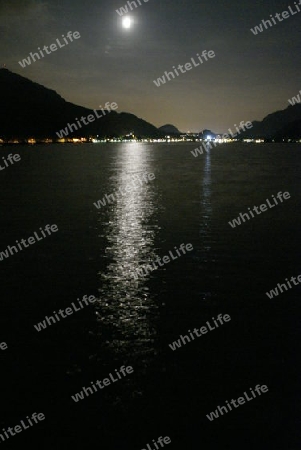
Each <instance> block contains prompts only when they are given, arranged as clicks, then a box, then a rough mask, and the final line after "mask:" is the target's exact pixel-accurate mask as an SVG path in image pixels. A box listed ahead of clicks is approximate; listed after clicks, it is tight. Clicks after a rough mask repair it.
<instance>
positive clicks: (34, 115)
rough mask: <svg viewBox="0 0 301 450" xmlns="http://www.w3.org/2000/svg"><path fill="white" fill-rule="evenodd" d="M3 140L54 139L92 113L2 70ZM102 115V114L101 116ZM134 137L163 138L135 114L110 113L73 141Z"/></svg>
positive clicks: (0, 135) (0, 117)
mask: <svg viewBox="0 0 301 450" xmlns="http://www.w3.org/2000/svg"><path fill="white" fill-rule="evenodd" d="M0 98H1V107H0V138H4V139H13V138H16V139H28V138H31V137H35V138H55V139H58V136H57V135H56V132H59V131H60V130H61V129H64V128H66V126H67V124H68V123H75V118H80V117H82V116H85V117H87V116H88V115H89V114H92V113H93V110H90V109H88V108H84V107H82V106H78V105H74V104H73V103H70V102H67V101H66V100H64V99H63V98H62V97H61V96H60V95H59V94H57V93H56V92H55V91H53V90H51V89H48V88H46V87H44V86H42V85H40V84H38V83H34V82H33V81H30V80H29V79H27V78H24V77H22V76H20V75H18V74H16V73H13V72H11V71H9V70H8V69H4V68H3V69H0ZM100 114H102V113H101V111H99V115H100ZM129 133H134V134H135V136H139V137H160V136H161V135H162V133H161V132H160V131H159V130H158V129H157V128H156V127H155V126H153V125H151V124H150V123H148V122H146V121H144V120H142V119H139V118H138V117H136V116H135V115H133V114H129V113H124V112H121V113H119V112H117V111H111V112H110V113H108V114H106V115H105V116H103V117H101V118H99V119H96V120H95V122H92V123H89V124H88V125H82V128H81V129H79V131H74V132H72V133H71V132H70V137H78V136H81V137H88V136H96V135H99V137H113V136H114V137H119V136H125V135H127V134H129Z"/></svg>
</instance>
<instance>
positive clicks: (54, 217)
mask: <svg viewBox="0 0 301 450" xmlns="http://www.w3.org/2000/svg"><path fill="white" fill-rule="evenodd" d="M195 147H196V145H195V144H185V145H182V144H175V145H165V144H162V145H161V144H160V145H155V144H126V145H125V144H119V145H113V144H112V145H110V144H108V145H80V146H68V145H66V146H64V145H59V146H56V145H53V146H34V147H1V149H0V151H1V156H6V155H8V153H10V152H14V153H15V152H17V153H19V154H20V155H21V158H22V160H21V162H19V163H15V164H14V165H13V166H11V167H8V168H7V169H5V170H3V171H1V172H0V186H1V194H0V195H1V215H0V226H1V235H0V251H3V250H5V249H6V248H7V246H8V245H13V244H14V243H15V241H16V240H17V239H18V240H20V239H22V238H28V237H30V236H32V235H33V233H34V231H39V228H40V227H44V226H45V225H47V224H56V225H57V226H58V228H59V231H58V232H57V233H55V234H53V235H51V236H49V237H48V238H47V239H44V240H42V241H41V242H37V243H36V244H34V245H32V246H30V248H28V249H25V250H22V251H20V252H19V253H18V254H15V255H14V256H10V257H9V258H8V259H5V260H3V261H2V262H0V271H1V280H2V281H1V315H0V317H1V333H0V341H1V342H2V341H5V342H7V345H8V349H7V350H5V351H0V357H1V375H2V381H1V407H2V408H1V409H2V412H3V414H2V417H1V423H0V429H1V428H3V427H4V428H5V429H7V428H8V427H9V426H11V427H14V426H15V425H17V424H19V423H20V420H22V419H25V417H26V416H27V415H31V414H32V413H33V412H42V413H44V414H45V416H46V419H45V421H44V422H41V423H40V424H39V425H36V426H34V427H33V428H31V429H29V430H24V431H23V432H22V433H21V434H20V435H16V436H14V437H11V438H10V439H9V440H7V441H5V442H3V443H2V445H3V446H6V447H7V448H20V447H21V448H23V446H24V447H25V446H26V445H31V446H32V448H34V449H35V448H42V449H66V448H69V447H70V448H89V449H90V448H91V449H94V448H99V449H105V450H117V449H118V450H119V449H124V450H128V449H130V450H136V449H137V450H141V449H145V448H147V447H146V444H147V443H151V442H152V440H153V439H157V438H158V437H159V436H163V437H164V436H169V437H170V438H171V444H169V445H167V446H166V447H168V448H170V449H171V448H177V449H188V450H195V449H201V448H206V449H208V450H213V449H217V448H218V449H232V448H233V449H247V448H248V449H254V450H255V449H256V450H261V449H262V450H263V449H279V450H280V449H281V450H297V449H300V447H301V439H300V390H299V379H300V370H299V369H300V345H299V342H300V337H301V336H300V335H301V333H300V306H299V305H300V301H301V300H300V287H299V286H295V287H293V288H292V289H290V290H289V291H288V292H284V293H283V294H281V295H279V296H278V297H276V298H274V299H269V298H268V297H267V295H266V294H265V293H266V292H267V291H269V290H270V289H272V288H274V287H275V286H276V285H277V283H283V282H285V278H289V279H290V278H291V277H292V276H298V275H300V274H301V263H300V247H301V245H300V219H301V209H300V204H301V192H300V186H301V146H300V145H296V144H294V145H242V144H235V145H232V144H231V145H225V146H220V147H218V148H216V149H214V150H212V151H211V154H205V155H202V156H199V157H198V158H194V157H193V156H192V155H191V153H190V150H192V149H194V148H195ZM144 172H152V173H154V174H155V177H156V178H155V180H153V181H150V182H149V183H148V184H147V185H146V184H143V185H142V186H141V187H138V186H137V187H136V188H135V189H134V190H131V191H130V192H128V194H127V195H125V196H120V198H118V199H117V200H116V201H114V202H111V204H108V205H106V206H104V207H101V209H97V208H96V207H95V206H94V205H93V203H94V202H96V201H97V200H99V199H102V198H103V197H104V196H105V194H110V193H112V192H114V191H115V190H116V189H118V188H122V189H124V188H126V187H127V186H128V185H129V184H130V180H131V179H132V177H133V176H134V175H135V174H136V175H137V174H138V175H139V174H140V175H141V174H143V173H144ZM279 191H282V192H285V191H288V192H289V193H290V195H291V198H290V199H289V200H287V201H285V202H284V203H282V204H280V205H278V206H276V207H274V208H273V209H268V210H267V211H266V212H263V213H262V214H261V215H259V216H256V217H255V218H254V219H251V220H250V221H247V222H246V223H243V224H242V225H240V226H238V227H236V228H235V229H232V228H231V227H230V225H229V224H228V221H230V220H232V219H233V218H235V217H237V216H238V215H239V213H240V212H242V213H243V212H246V211H247V210H248V207H253V206H254V205H258V206H259V205H260V204H262V203H264V202H265V201H266V199H267V198H269V199H271V196H272V195H276V194H277V193H278V192H279ZM182 243H185V244H187V243H191V244H192V245H193V248H194V250H193V251H191V252H189V253H188V254H186V255H184V256H182V257H181V258H178V259H177V260H175V261H172V262H170V263H169V264H167V265H165V266H163V267H160V268H159V269H158V270H156V271H153V272H152V273H150V274H149V275H148V276H147V277H145V278H141V279H139V280H138V281H135V280H134V278H133V274H134V273H135V271H136V269H137V268H139V267H140V266H141V265H143V264H146V263H147V262H152V261H153V260H155V259H156V258H157V257H158V256H160V257H163V256H164V255H168V252H169V251H170V250H172V249H174V247H175V246H177V247H179V246H180V244H182ZM85 294H87V295H95V296H97V298H98V301H97V303H96V304H94V305H90V306H89V307H86V308H85V309H83V310H81V311H79V312H76V313H74V314H73V315H72V316H69V317H67V318H65V319H61V321H60V322H58V323H56V324H53V325H51V326H49V327H48V328H47V329H45V330H43V331H41V332H37V331H36V330H35V328H34V325H35V324H37V322H40V321H42V320H43V319H44V317H45V316H46V315H48V316H49V315H51V314H52V313H53V311H58V310H59V309H61V308H67V307H68V306H70V304H71V303H72V302H76V301H77V300H76V299H77V298H80V299H81V298H82V297H83V296H84V295H85ZM220 313H222V314H229V315H230V316H231V321H230V322H228V323H227V324H225V325H223V326H220V327H219V328H218V329H215V330H213V331H210V332H208V333H207V334H206V335H204V336H202V337H199V338H196V339H195V340H194V341H192V342H190V343H188V344H186V345H184V346H183V347H182V348H180V349H178V350H176V351H172V350H171V349H170V348H169V345H168V344H170V343H172V341H174V340H177V339H179V336H180V335H181V334H183V335H184V334H187V330H188V329H190V330H193V329H194V328H198V329H199V328H200V327H202V326H204V325H205V324H206V321H208V320H211V318H212V317H216V316H217V315H218V314H220ZM211 322H212V320H211ZM122 365H126V366H128V365H131V366H132V367H133V368H134V373H132V374H131V375H128V376H127V377H126V378H124V379H122V380H120V381H118V382H116V383H114V384H112V385H110V386H107V387H106V388H105V389H103V390H101V391H98V392H95V393H94V394H93V395H90V396H89V397H85V399H84V400H81V401H79V402H78V403H75V402H74V401H73V400H72V399H71V395H74V394H75V393H77V392H79V391H80V390H81V389H82V387H83V386H85V387H88V386H89V385H91V381H93V382H95V381H96V380H97V379H99V380H102V379H103V378H106V377H107V376H108V374H109V373H110V372H114V370H115V369H119V368H120V367H121V366H122ZM257 384H260V385H267V386H268V389H269V391H268V392H267V393H265V394H262V395H261V396H260V397H256V399H254V400H253V401H252V402H251V401H250V402H247V403H246V404H245V405H241V406H240V407H239V408H237V409H234V410H233V411H231V412H229V413H228V414H225V415H224V416H222V417H220V418H218V419H216V420H214V421H213V422H210V421H209V420H208V419H207V417H206V414H209V413H210V412H211V411H214V410H215V409H216V407H217V405H225V402H226V401H227V400H228V401H230V400H231V399H237V398H238V397H240V396H242V395H243V392H244V391H248V392H250V388H253V389H254V387H255V386H256V385H257ZM152 448H153V449H155V447H152ZM160 448H161V447H160ZM148 450H149V449H148Z"/></svg>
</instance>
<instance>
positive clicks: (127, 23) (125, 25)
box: [122, 17, 132, 28]
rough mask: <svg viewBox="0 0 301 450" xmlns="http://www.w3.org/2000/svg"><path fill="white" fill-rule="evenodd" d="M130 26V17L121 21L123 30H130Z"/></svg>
mask: <svg viewBox="0 0 301 450" xmlns="http://www.w3.org/2000/svg"><path fill="white" fill-rule="evenodd" d="M131 26H132V20H131V18H130V17H124V18H123V19H122V27H123V28H131Z"/></svg>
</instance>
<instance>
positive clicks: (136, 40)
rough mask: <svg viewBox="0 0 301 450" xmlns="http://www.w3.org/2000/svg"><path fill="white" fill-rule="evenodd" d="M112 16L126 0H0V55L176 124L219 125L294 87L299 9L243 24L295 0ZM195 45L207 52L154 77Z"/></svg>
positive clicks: (85, 98) (172, 4)
mask: <svg viewBox="0 0 301 450" xmlns="http://www.w3.org/2000/svg"><path fill="white" fill-rule="evenodd" d="M140 1H141V4H142V5H141V6H138V8H137V9H134V10H133V11H132V12H130V13H129V15H130V16H131V17H132V18H133V20H134V24H133V26H132V28H130V29H124V28H122V26H121V20H122V19H121V18H120V17H119V15H118V14H117V12H116V9H117V8H120V7H122V6H123V5H124V4H125V3H126V1H125V0H97V1H96V0H85V1H83V0H51V1H47V0H45V1H39V0H9V1H7V0H0V17H1V22H0V53H1V60H0V63H1V64H4V63H5V64H6V66H7V68H8V69H10V70H11V71H13V72H16V73H18V74H20V75H22V76H24V77H27V78H29V79H31V80H33V81H36V82H38V83H40V84H43V85H44V86H46V87H48V88H51V89H54V90H55V91H57V92H58V93H59V94H60V95H61V96H62V97H64V98H65V99H66V100H68V101H70V102H73V103H76V104H79V105H82V106H86V107H89V108H98V107H99V105H104V104H105V102H107V101H109V102H116V103H117V104H118V106H119V109H118V111H119V112H121V111H126V112H130V113H133V114H135V115H137V116H138V117H141V118H143V119H145V120H147V121H149V122H151V123H153V124H154V125H156V126H161V125H164V124H166V123H171V124H173V125H175V126H176V127H178V128H179V129H180V130H181V131H188V130H190V131H199V130H202V129H204V128H209V129H212V130H213V131H215V132H223V131H226V130H227V129H228V128H229V127H233V124H234V123H239V122H240V121H242V120H244V121H248V120H250V121H252V120H255V119H256V120H261V119H262V118H263V117H265V116H266V115H267V114H269V113H272V112H274V111H276V110H279V109H284V108H286V107H287V106H288V105H289V104H288V99H289V98H291V97H292V96H294V95H296V94H297V93H298V91H299V90H300V89H301V80H300V76H299V73H300V59H299V55H300V29H301V28H300V25H301V13H299V14H296V15H293V16H291V17H289V18H288V19H286V20H283V21H282V22H281V23H277V25H274V26H273V27H272V28H268V29H266V30H265V31H264V32H262V33H259V34H258V35H257V36H254V35H253V33H252V32H251V31H250V28H254V27H255V26H256V25H258V24H260V22H261V20H262V19H265V20H267V19H269V16H270V14H272V15H275V13H277V12H278V13H281V12H282V11H284V10H287V9H288V6H289V5H290V6H291V7H294V1H293V0H292V1H291V2H289V1H288V0H283V1H280V0H278V1H267V0H265V1H264V2H262V1H259V0H257V1H256V0H255V1H254V0H253V1H248V2H246V1H242V0H230V1H225V0H223V1H222V0H215V1H209V0H201V1H196V0H186V1H182V0H181V1H179V0H149V1H148V2H147V3H145V2H144V0H140ZM68 31H78V32H79V33H80V34H81V38H80V39H78V40H77V41H74V42H73V43H70V44H69V45H68V46H65V47H64V48H61V49H59V50H58V51H56V52H54V53H51V54H50V55H46V56H45V58H43V59H41V60H39V61H37V62H35V63H32V64H31V65H30V66H29V67H26V68H24V69H22V68H21V66H20V65H19V63H18V61H19V60H22V59H23V58H26V57H27V56H28V55H29V53H30V52H35V51H37V48H38V47H41V48H42V47H43V46H44V45H50V44H52V43H54V42H55V41H56V39H57V38H61V36H62V34H65V35H66V33H67V32H68ZM203 50H207V51H209V50H213V51H214V52H215V54H216V57H215V58H214V59H211V60H209V61H208V62H206V63H204V64H203V65H201V66H199V67H195V68H193V69H192V70H191V71H189V72H187V73H185V74H181V75H180V76H179V77H177V78H176V79H174V80H171V81H169V82H168V83H166V84H165V85H162V86H160V87H156V86H155V84H154V83H153V80H154V79H157V78H158V77H160V76H162V75H163V73H164V72H165V71H170V70H172V66H173V65H175V66H178V65H179V64H182V65H183V64H185V63H187V62H189V61H190V59H191V58H192V57H195V56H196V54H197V53H201V52H202V51H203Z"/></svg>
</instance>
